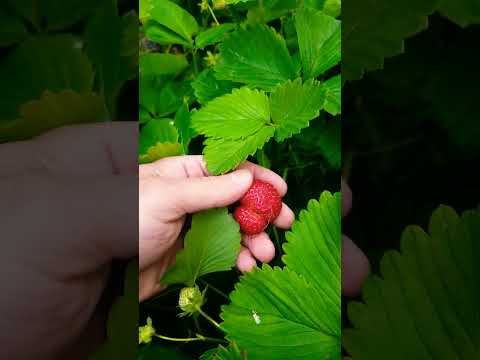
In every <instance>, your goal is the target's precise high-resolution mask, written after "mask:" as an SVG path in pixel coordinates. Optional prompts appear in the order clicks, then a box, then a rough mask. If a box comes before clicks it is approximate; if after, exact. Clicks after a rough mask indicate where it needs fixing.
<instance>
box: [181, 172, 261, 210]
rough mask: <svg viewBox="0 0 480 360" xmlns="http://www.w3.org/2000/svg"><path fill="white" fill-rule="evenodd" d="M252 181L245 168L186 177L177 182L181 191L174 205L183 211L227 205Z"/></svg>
mask: <svg viewBox="0 0 480 360" xmlns="http://www.w3.org/2000/svg"><path fill="white" fill-rule="evenodd" d="M252 182H253V174H252V173H251V172H250V171H249V170H246V169H241V170H236V171H233V172H231V173H229V174H227V175H221V176H208V177H197V178H188V179H185V180H182V181H180V182H179V183H178V188H179V189H181V191H180V192H179V195H178V196H177V197H176V205H177V207H178V208H179V209H181V211H183V212H184V213H195V212H197V211H202V210H208V209H212V208H220V207H224V206H228V205H231V204H233V203H234V202H235V201H238V200H240V198H241V197H242V196H243V195H244V194H245V193H246V192H247V190H248V189H249V188H250V186H251V185H252Z"/></svg>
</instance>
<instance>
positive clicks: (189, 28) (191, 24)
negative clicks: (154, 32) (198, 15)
mask: <svg viewBox="0 0 480 360" xmlns="http://www.w3.org/2000/svg"><path fill="white" fill-rule="evenodd" d="M152 5H153V6H152V9H151V10H150V14H151V18H152V19H153V20H155V21H156V22H157V23H159V24H160V25H163V26H165V27H166V28H168V29H170V30H171V31H173V32H174V33H176V34H178V35H180V36H181V37H182V38H183V39H185V40H186V41H187V42H188V44H190V45H193V41H192V36H193V35H194V34H196V33H197V32H198V30H199V28H198V24H197V21H196V20H195V18H194V17H193V16H192V15H190V14H189V13H188V12H187V11H186V10H184V9H183V8H182V7H180V6H179V5H177V4H175V3H174V2H171V1H169V0H162V1H155V2H152Z"/></svg>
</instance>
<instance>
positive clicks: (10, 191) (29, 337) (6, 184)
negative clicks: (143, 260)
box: [0, 123, 138, 360]
mask: <svg viewBox="0 0 480 360" xmlns="http://www.w3.org/2000/svg"><path fill="white" fill-rule="evenodd" d="M137 132H138V124H137V123H104V124H95V125H88V126H72V127H65V128H60V129H56V130H53V131H51V132H49V133H47V134H45V135H43V136H40V137H38V138H36V139H34V140H31V141H24V142H17V143H7V144H1V145H0V199H1V201H0V228H1V229H2V248H1V251H0V254H1V260H0V283H1V284H2V296H1V297H0V312H1V313H0V344H2V346H1V347H0V358H1V359H39V360H42V359H65V358H68V359H86V358H88V356H89V352H91V350H92V349H93V348H94V347H95V345H96V344H98V343H99V342H101V341H102V340H103V338H104V336H105V334H104V332H105V315H106V312H107V309H103V310H101V309H100V308H99V307H98V306H97V305H98V304H99V302H100V299H101V297H102V294H103V292H104V289H105V284H106V282H107V278H108V276H109V270H110V263H111V261H112V259H114V258H118V259H128V258H131V257H134V256H136V255H137V246H138V243H137V241H136V239H137V236H138V232H137V231H138V230H137V212H138V209H137V208H136V206H132V207H128V208H127V207H126V206H125V204H132V203H133V204H136V201H137V191H138V187H137V186H138V179H137V171H138V162H137V157H136V149H137ZM102 311H103V312H102Z"/></svg>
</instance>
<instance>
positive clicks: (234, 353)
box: [200, 342, 247, 360]
mask: <svg viewBox="0 0 480 360" xmlns="http://www.w3.org/2000/svg"><path fill="white" fill-rule="evenodd" d="M200 360H247V354H246V353H244V352H242V351H240V349H239V348H238V346H237V344H236V343H234V342H233V343H231V344H230V345H228V347H226V348H225V347H223V346H222V345H219V346H218V347H217V348H216V349H211V350H209V351H207V352H206V353H204V354H203V355H202V356H201V357H200Z"/></svg>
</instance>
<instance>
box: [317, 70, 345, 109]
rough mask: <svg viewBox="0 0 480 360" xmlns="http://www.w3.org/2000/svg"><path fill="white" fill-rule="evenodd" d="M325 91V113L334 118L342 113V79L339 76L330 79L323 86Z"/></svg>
mask: <svg viewBox="0 0 480 360" xmlns="http://www.w3.org/2000/svg"><path fill="white" fill-rule="evenodd" d="M322 85H323V88H324V89H325V104H324V105H323V107H324V109H325V111H327V112H328V113H330V114H331V115H333V116H335V115H338V114H341V113H342V79H341V75H337V76H334V77H331V78H330V79H328V80H327V81H326V82H324V83H323V84H322Z"/></svg>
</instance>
